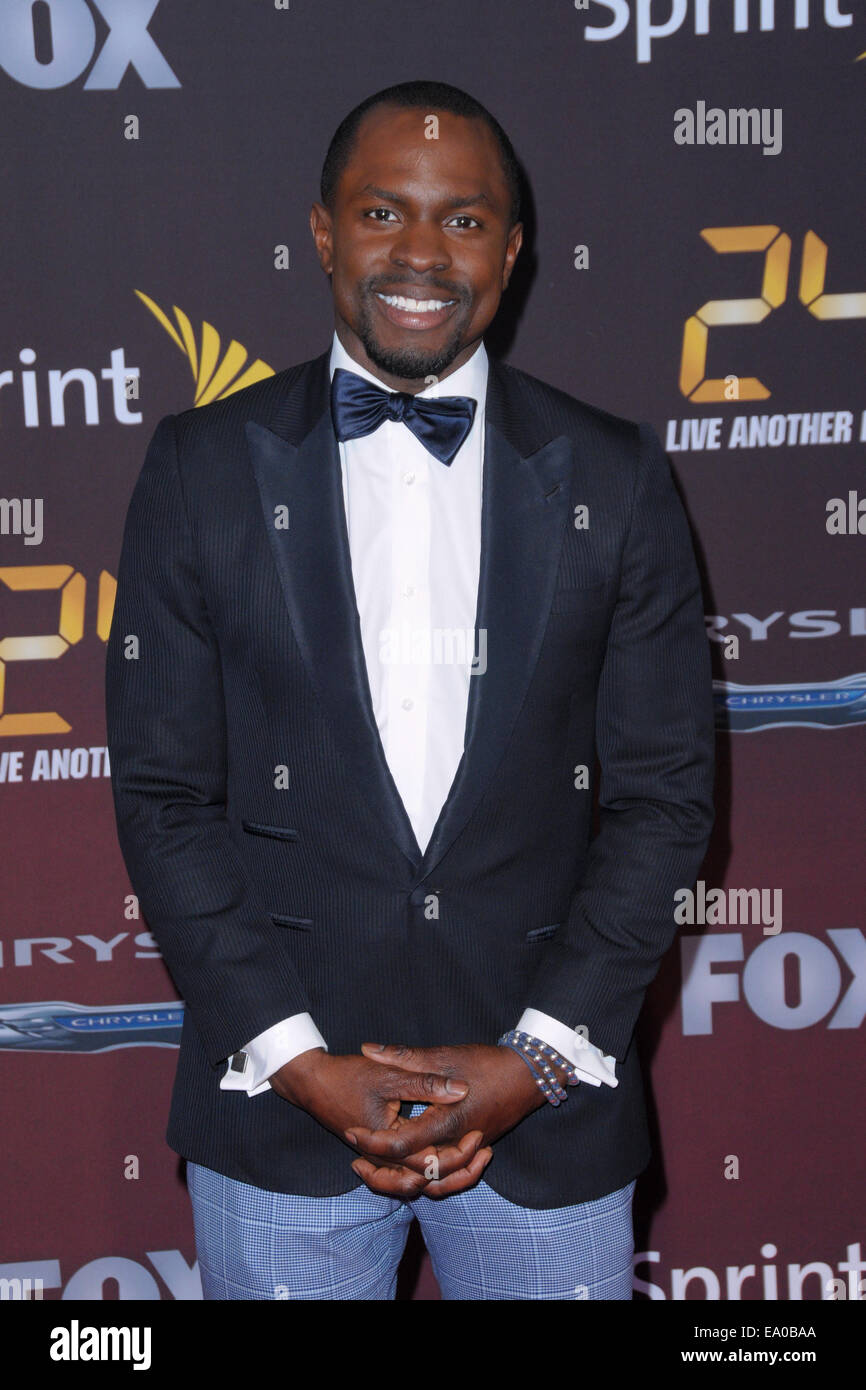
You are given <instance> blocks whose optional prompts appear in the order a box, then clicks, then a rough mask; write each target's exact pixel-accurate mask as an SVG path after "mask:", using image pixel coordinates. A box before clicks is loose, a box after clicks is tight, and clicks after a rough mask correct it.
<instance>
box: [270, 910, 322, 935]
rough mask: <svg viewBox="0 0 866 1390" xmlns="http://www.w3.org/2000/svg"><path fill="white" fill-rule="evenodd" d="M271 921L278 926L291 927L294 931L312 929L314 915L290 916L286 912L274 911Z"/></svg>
mask: <svg viewBox="0 0 866 1390" xmlns="http://www.w3.org/2000/svg"><path fill="white" fill-rule="evenodd" d="M271 921H272V922H273V923H274V924H275V925H276V926H278V927H291V928H292V929H293V930H294V931H311V930H312V927H313V919H312V917H289V916H288V915H287V914H286V913H284V912H272V913H271Z"/></svg>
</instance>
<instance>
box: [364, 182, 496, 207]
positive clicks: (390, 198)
mask: <svg viewBox="0 0 866 1390" xmlns="http://www.w3.org/2000/svg"><path fill="white" fill-rule="evenodd" d="M367 195H372V196H373V197H374V198H382V199H384V200H385V201H386V202H389V203H396V204H397V206H398V207H406V206H407V201H408V200H407V199H406V198H401V197H400V195H399V193H391V192H389V191H388V189H387V188H379V187H378V186H377V185H376V184H374V183H368V184H365V186H364V187H363V188H361V189H359V190H358V193H357V197H359V198H363V197H366V196H367ZM477 203H485V204H486V205H487V206H488V207H491V208H492V207H493V206H494V204H493V200H492V199H491V198H488V196H487V194H486V193H470V194H469V196H468V197H466V198H446V199H445V206H446V207H447V208H451V209H452V210H453V209H454V208H468V207H474V206H475V205H476V204H477Z"/></svg>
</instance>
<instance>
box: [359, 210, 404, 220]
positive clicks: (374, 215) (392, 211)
mask: <svg viewBox="0 0 866 1390" xmlns="http://www.w3.org/2000/svg"><path fill="white" fill-rule="evenodd" d="M377 212H391V213H394V216H395V217H396V216H397V214H396V213H395V212H394V209H393V208H367V209H366V211H365V212H364V216H365V217H370V216H372V218H373V220H374V221H376V222H383V221H384V220H385V219H384V218H382V217H376V213H377Z"/></svg>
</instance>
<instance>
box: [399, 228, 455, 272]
mask: <svg viewBox="0 0 866 1390" xmlns="http://www.w3.org/2000/svg"><path fill="white" fill-rule="evenodd" d="M390 259H391V262H392V264H393V265H398V266H405V267H408V268H409V269H410V270H413V271H415V273H416V274H418V275H423V274H424V273H425V272H428V271H431V270H445V269H447V267H448V266H450V265H451V254H450V252H449V250H448V245H447V242H446V241H445V238H444V236H443V235H442V230H441V228H440V227H439V226H437V225H436V224H435V223H432V222H415V223H404V225H403V229H402V232H401V233H400V235H399V236H397V237H395V239H394V242H393V243H392V246H391V257H390Z"/></svg>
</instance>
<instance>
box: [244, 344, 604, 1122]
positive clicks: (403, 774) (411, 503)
mask: <svg viewBox="0 0 866 1390" xmlns="http://www.w3.org/2000/svg"><path fill="white" fill-rule="evenodd" d="M337 367H343V368H345V370H346V371H350V372H355V373H356V374H357V375H358V376H360V377H363V378H364V379H365V380H367V381H370V382H372V383H373V385H375V386H378V387H379V389H380V390H386V391H387V390H390V389H392V388H390V387H388V386H386V384H385V383H384V382H383V381H380V379H379V378H378V377H376V376H373V375H372V373H370V372H368V371H367V370H366V369H365V368H364V367H362V366H360V365H359V364H358V363H357V362H356V361H355V360H354V358H352V357H350V356H349V354H348V353H347V352H346V350H345V348H344V347H343V345H342V343H341V342H340V340H339V338H338V337H337V335H336V333H335V334H334V341H333V345H332V347H331V357H330V374H331V377H333V375H334V371H335V369H336V368H337ZM487 373H488V359H487V352H486V350H485V348H484V344H483V342H481V343H479V345H478V347H477V349H476V350H475V352H474V353H473V354H472V356H471V357H470V359H469V361H468V362H464V364H463V366H462V367H459V368H458V369H457V370H456V371H455V372H452V373H451V374H450V375H449V376H447V377H445V378H443V380H442V381H439V382H434V383H433V384H432V385H430V386H428V387H426V388H425V389H424V390H423V391H422V392H420V394H421V395H422V396H426V397H436V396H470V397H473V398H474V399H475V400H476V401H477V402H478V406H477V409H476V412H475V419H474V421H473V423H472V428H471V430H470V432H469V434H468V435H467V436H466V438H465V440H464V441H463V444H462V445H461V447H460V449H459V451H458V453H457V454H456V456H455V457H454V459H453V460H452V462H451V464H450V466H449V467H446V466H445V465H444V464H442V463H440V462H439V460H438V459H436V458H435V457H434V456H433V455H432V454H431V453H429V451H428V450H427V449H425V447H424V445H423V444H421V442H420V441H419V440H418V439H416V437H415V435H414V434H412V432H411V430H409V429H408V428H407V427H406V425H404V424H403V423H402V421H400V420H386V421H385V422H384V423H383V424H382V425H380V426H379V428H378V429H377V430H375V431H374V432H373V433H372V434H368V435H364V436H363V437H362V438H360V439H351V440H347V441H346V442H345V443H340V444H339V450H340V470H341V474H342V482H343V502H344V506H345V511H346V525H347V530H348V534H349V549H350V553H351V561H352V577H353V581H354V586H355V598H356V602H357V606H358V614H359V617H360V624H361V638H362V643H363V648H364V658H365V661H366V665H367V676H368V679H369V684H370V694H371V697H372V702H373V712H374V714H375V717H376V724H377V726H378V729H379V734H380V736H381V740H382V747H383V749H384V752H385V757H386V759H387V762H388V766H389V768H390V769H391V774H392V776H393V778H394V782H395V784H396V787H397V790H398V791H399V793H400V796H401V798H402V800H403V804H404V806H405V808H406V813H407V815H408V817H409V820H410V822H411V824H412V829H413V830H414V832H415V838H416V839H417V841H418V845H419V848H420V849H421V850H422V851H423V850H424V849H425V848H426V846H427V844H428V842H429V840H430V836H431V834H432V832H433V827H434V825H435V824H436V821H437V819H438V817H439V812H440V810H441V809H442V806H443V804H444V802H445V800H446V798H447V796H448V793H449V791H450V789H451V784H452V782H453V780H454V775H455V773H456V771H457V765H458V763H459V762H460V759H461V757H462V756H463V735H464V731H465V725H466V711H467V706H468V701H469V682H470V680H471V679H472V676H471V674H470V667H471V664H472V661H473V657H475V660H476V665H477V667H478V669H479V673H480V672H483V669H484V664H485V663H484V661H483V659H481V660H479V658H480V657H483V652H482V650H481V649H480V648H479V649H478V651H476V646H475V617H476V608H477V602H478V577H479V571H480V564H481V498H482V486H481V485H482V475H483V462H484V409H485V402H486V397H487ZM455 632H456V633H458V634H465V640H464V642H463V643H462V644H461V643H460V642H459V641H456V640H454V633H455ZM448 639H450V640H448ZM476 679H477V677H476ZM516 1026H517V1027H518V1028H519V1029H520V1030H521V1031H522V1032H525V1033H530V1034H532V1036H534V1037H537V1038H541V1039H542V1040H543V1041H544V1042H546V1043H549V1044H550V1046H552V1047H554V1048H555V1049H556V1050H557V1051H558V1052H561V1053H562V1055H563V1056H564V1057H567V1058H568V1060H569V1061H570V1062H572V1063H573V1064H574V1066H575V1067H576V1068H577V1070H578V1074H579V1076H580V1079H581V1081H586V1082H588V1083H589V1084H590V1085H593V1086H600V1085H601V1084H602V1083H604V1084H605V1085H608V1086H617V1085H619V1082H618V1080H617V1077H616V1070H615V1060H616V1059H615V1058H614V1057H612V1056H605V1055H603V1054H602V1052H601V1050H600V1049H599V1048H597V1047H594V1046H593V1045H592V1044H591V1043H590V1042H589V1041H588V1039H587V1038H586V1037H584V1036H582V1035H581V1034H580V1033H577V1032H576V1031H575V1030H574V1029H573V1028H570V1027H568V1025H567V1024H565V1023H561V1022H559V1021H558V1020H557V1019H555V1018H551V1017H550V1016H549V1015H548V1014H544V1013H540V1012H539V1011H538V1010H537V1009H531V1008H530V1009H526V1010H524V1012H523V1014H522V1015H521V1017H520V1019H519V1021H518V1023H517V1025H516ZM381 1041H386V1042H387V1041H389V1039H382V1040H381ZM442 1041H443V1043H446V1044H447V1041H448V1040H447V1038H443V1039H442ZM480 1041H482V1039H479V1042H480ZM491 1041H492V1040H491ZM315 1047H323V1048H325V1049H326V1050H327V1043H326V1041H325V1039H324V1038H323V1037H322V1035H321V1033H320V1032H319V1030H318V1029H317V1028H316V1026H315V1023H314V1022H313V1019H312V1017H311V1016H310V1014H308V1013H302V1014H295V1015H294V1016H293V1017H291V1018H287V1019H283V1020H282V1021H281V1022H279V1023H275V1024H274V1025H273V1027H272V1028H268V1029H266V1031H265V1032H264V1033H260V1034H259V1035H258V1037H256V1038H253V1039H252V1041H251V1042H249V1043H248V1044H247V1045H246V1047H244V1048H243V1050H242V1052H241V1053H235V1055H234V1057H233V1058H229V1066H228V1070H227V1071H226V1074H225V1076H223V1078H222V1079H221V1081H220V1086H221V1088H222V1089H223V1090H242V1091H246V1092H247V1094H248V1095H249V1096H256V1095H259V1094H261V1093H262V1092H263V1091H266V1090H267V1089H268V1088H269V1085H270V1083H269V1081H268V1078H269V1077H270V1076H272V1075H273V1074H274V1072H275V1071H277V1070H278V1069H279V1068H280V1067H282V1066H284V1065H285V1064H286V1063H287V1062H290V1061H291V1060H292V1059H293V1058H294V1057H297V1056H299V1055H300V1053H302V1052H307V1051H309V1050H310V1048H315Z"/></svg>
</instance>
